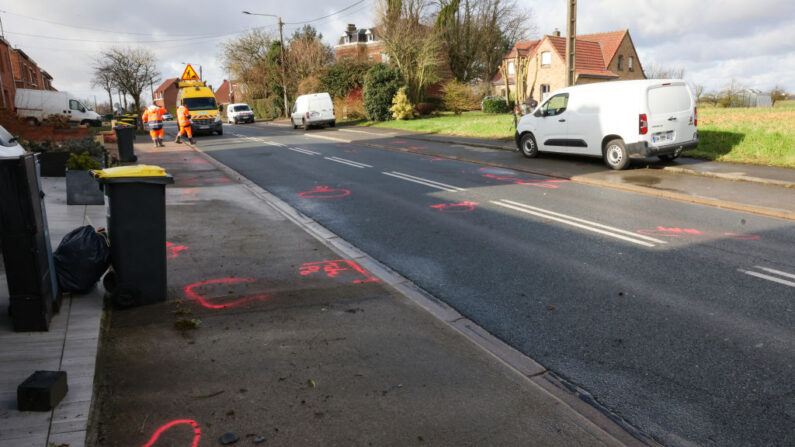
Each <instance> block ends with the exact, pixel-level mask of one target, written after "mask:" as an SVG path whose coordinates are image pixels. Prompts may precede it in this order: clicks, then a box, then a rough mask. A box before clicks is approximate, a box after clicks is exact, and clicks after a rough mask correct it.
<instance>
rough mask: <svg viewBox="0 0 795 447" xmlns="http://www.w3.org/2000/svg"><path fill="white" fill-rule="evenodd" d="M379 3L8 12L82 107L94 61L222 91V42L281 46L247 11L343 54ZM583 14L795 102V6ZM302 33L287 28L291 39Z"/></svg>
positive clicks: (680, 2)
mask: <svg viewBox="0 0 795 447" xmlns="http://www.w3.org/2000/svg"><path fill="white" fill-rule="evenodd" d="M374 1H375V0H303V1H295V2H292V1H278V2H277V1H273V0H267V1H248V0H243V1H234V2H233V1H227V2H220V1H206V0H193V1H191V2H188V3H185V2H168V1H162V0H161V1H153V0H140V1H138V2H117V1H108V0H105V1H97V0H82V1H74V0H62V1H57V0H17V1H13V2H12V1H3V2H2V3H0V11H2V12H0V17H2V23H3V29H4V32H5V37H6V39H7V40H9V41H10V42H11V43H12V44H13V45H14V46H17V47H19V48H21V49H23V50H24V51H25V52H26V53H27V54H28V55H30V56H31V57H32V58H33V59H35V60H36V62H37V63H38V64H39V65H40V66H41V67H43V68H44V69H45V70H47V71H48V72H49V73H50V74H51V75H52V76H53V78H54V80H53V84H54V85H55V87H56V88H58V89H59V90H66V91H69V92H72V93H74V94H76V95H78V96H80V97H82V98H90V99H93V96H94V95H96V96H97V99H98V101H99V102H102V101H103V98H104V97H105V93H104V92H103V91H101V90H97V89H92V88H91V86H90V82H89V81H90V78H91V62H92V59H93V58H94V57H95V56H96V55H97V54H98V53H99V52H100V51H101V50H102V49H104V48H108V47H111V46H135V45H140V46H145V47H147V48H149V49H151V50H152V51H153V52H154V53H155V55H156V56H157V58H158V60H159V68H160V71H161V72H162V74H163V78H164V79H165V78H169V77H177V76H179V75H180V74H181V73H182V70H183V68H184V65H183V64H182V62H189V63H192V64H193V66H194V68H195V69H196V70H197V71H198V70H199V66H201V68H202V70H203V74H204V77H205V79H207V80H208V81H209V83H211V84H212V85H213V87H214V88H217V86H218V85H219V84H220V82H221V80H222V79H224V78H226V77H228V75H226V74H225V73H223V70H222V68H221V67H220V65H219V62H218V53H219V49H218V45H219V43H220V42H222V41H224V40H228V39H233V38H234V36H235V34H236V33H239V32H241V31H243V30H246V29H248V28H251V27H257V26H266V27H267V29H268V30H269V31H271V32H273V33H274V35H275V36H278V27H277V26H276V19H275V18H272V17H256V16H247V15H243V14H242V13H241V11H243V10H248V11H251V12H258V13H267V14H277V15H281V16H282V19H283V20H284V21H285V22H287V23H296V22H306V21H312V22H310V24H312V25H314V26H315V27H316V28H317V29H318V30H319V31H320V32H321V33H322V34H323V36H324V39H325V40H326V42H327V43H329V44H334V43H336V41H337V39H338V37H339V36H340V35H341V33H342V31H343V29H344V28H345V25H346V24H347V23H355V24H356V25H357V26H359V27H369V26H372V24H373V19H372V12H371V7H372V4H373V2H374ZM519 3H520V4H521V5H523V6H524V7H526V8H529V9H531V10H532V11H533V12H534V18H533V21H534V23H531V24H530V25H535V27H536V29H538V32H539V33H540V34H549V33H551V32H552V31H553V30H554V29H555V28H558V29H561V30H564V31H565V15H566V1H565V0H519ZM578 3H579V4H578V32H579V34H587V33H596V32H604V31H613V30H619V29H629V31H630V35H631V36H632V39H633V41H634V43H635V47H636V48H637V50H638V52H639V56H640V60H641V63H642V64H649V63H655V64H658V65H663V66H672V67H682V68H684V69H685V78H686V79H687V80H689V81H691V82H695V83H698V84H703V85H705V86H706V87H707V89H708V90H710V89H720V88H722V87H723V86H725V85H726V84H727V83H728V82H729V81H730V80H731V79H732V78H734V79H736V80H737V81H738V82H739V83H740V84H742V85H744V86H748V87H753V88H759V89H763V90H767V89H770V88H772V87H773V86H774V85H776V84H778V85H780V86H782V87H784V88H786V89H787V90H789V91H791V92H792V91H795V1H793V0H756V1H748V0H742V1H741V0H701V1H693V0H666V1H664V2H663V1H652V0H599V1H596V0H580V1H579V2H578ZM185 5H188V7H187V8H186V6H185ZM344 8H348V9H346V10H345V11H342V12H339V11H340V10H342V9H344ZM336 12H339V13H337V14H334V15H332V16H331V17H327V18H322V17H324V16H327V15H329V14H333V13H336ZM315 19H319V20H315ZM313 20H314V21H313ZM300 26H301V25H299V24H295V25H286V26H285V38H286V37H287V36H288V35H290V34H292V33H293V31H294V30H295V29H297V28H298V27H300ZM155 87H157V86H155ZM147 98H148V97H147Z"/></svg>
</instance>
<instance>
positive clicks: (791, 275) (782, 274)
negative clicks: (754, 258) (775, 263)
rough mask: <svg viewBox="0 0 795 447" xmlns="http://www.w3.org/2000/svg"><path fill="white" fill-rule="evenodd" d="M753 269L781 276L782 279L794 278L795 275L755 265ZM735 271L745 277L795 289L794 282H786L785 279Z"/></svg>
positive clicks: (752, 272)
mask: <svg viewBox="0 0 795 447" xmlns="http://www.w3.org/2000/svg"><path fill="white" fill-rule="evenodd" d="M754 268H757V269H759V270H764V271H766V272H769V273H773V274H777V275H781V276H784V277H787V278H795V275H793V274H791V273H787V272H782V271H781V270H775V269H771V268H767V267H760V266H758V265H755V266H754ZM737 271H738V272H743V273H745V274H746V275H751V276H755V277H757V278H761V279H766V280H768V281H773V282H775V283H779V284H784V285H785V286H790V287H795V282H792V281H787V280H786V279H781V278H777V277H775V276H770V275H765V274H764V273H759V272H754V271H751V270H743V269H737Z"/></svg>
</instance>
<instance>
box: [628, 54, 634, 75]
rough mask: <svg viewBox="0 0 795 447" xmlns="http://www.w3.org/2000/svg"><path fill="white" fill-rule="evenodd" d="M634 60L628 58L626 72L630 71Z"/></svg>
mask: <svg viewBox="0 0 795 447" xmlns="http://www.w3.org/2000/svg"><path fill="white" fill-rule="evenodd" d="M633 59H635V58H634V57H632V56H630V57H629V59H628V60H627V70H629V71H632V61H633Z"/></svg>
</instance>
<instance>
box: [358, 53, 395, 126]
mask: <svg viewBox="0 0 795 447" xmlns="http://www.w3.org/2000/svg"><path fill="white" fill-rule="evenodd" d="M401 84H402V82H401V79H400V72H399V71H398V70H397V69H395V68H390V67H388V66H386V65H384V64H375V65H373V67H372V68H370V70H369V71H368V72H367V76H366V77H365V79H364V89H363V91H362V96H363V98H364V110H365V113H366V114H367V119H369V120H373V121H387V120H389V119H390V118H391V116H390V114H389V107H390V106H391V105H392V98H394V97H395V93H397V91H398V89H399V88H400V87H401Z"/></svg>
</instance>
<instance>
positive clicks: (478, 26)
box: [436, 0, 535, 82]
mask: <svg viewBox="0 0 795 447" xmlns="http://www.w3.org/2000/svg"><path fill="white" fill-rule="evenodd" d="M439 7H440V9H439V15H438V18H437V21H436V24H437V27H439V32H440V36H441V39H442V41H443V42H444V46H445V48H446V50H447V54H448V58H447V60H448V64H449V66H450V71H451V72H452V73H453V76H455V77H456V79H458V80H460V81H464V82H467V81H472V80H477V79H481V80H484V79H486V80H487V79H491V78H492V77H493V76H494V74H495V73H496V72H497V69H498V68H499V67H500V65H501V63H502V58H503V56H504V55H505V53H507V52H508V51H510V49H511V48H512V47H513V46H514V44H516V42H518V41H520V40H527V39H528V38H529V37H530V35H531V34H535V27H534V25H533V24H532V23H531V17H532V13H531V11H530V10H527V9H524V8H521V7H520V6H519V5H518V3H517V0H439Z"/></svg>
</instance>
